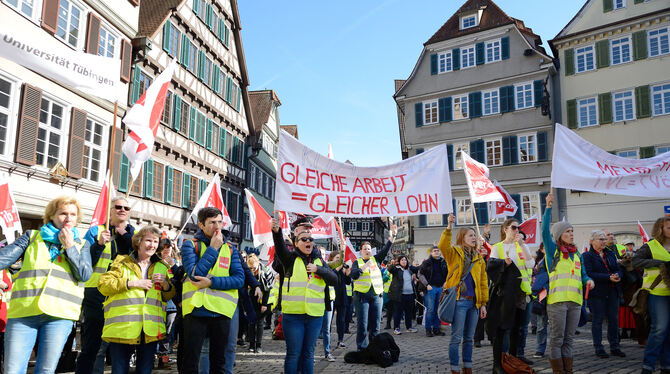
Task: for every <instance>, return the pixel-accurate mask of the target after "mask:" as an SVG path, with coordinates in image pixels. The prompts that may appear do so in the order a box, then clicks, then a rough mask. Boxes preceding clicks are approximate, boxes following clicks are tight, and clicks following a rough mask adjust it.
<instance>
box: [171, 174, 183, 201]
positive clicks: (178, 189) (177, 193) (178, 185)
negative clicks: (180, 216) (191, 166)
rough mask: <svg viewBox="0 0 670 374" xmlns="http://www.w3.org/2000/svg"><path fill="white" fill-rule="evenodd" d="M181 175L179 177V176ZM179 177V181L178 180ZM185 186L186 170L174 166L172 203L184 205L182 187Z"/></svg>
mask: <svg viewBox="0 0 670 374" xmlns="http://www.w3.org/2000/svg"><path fill="white" fill-rule="evenodd" d="M177 176H179V177H177ZM177 179H179V181H177ZM183 187H184V172H183V171H182V170H179V169H175V168H172V205H174V206H177V207H181V206H182V196H181V195H182V188H183Z"/></svg>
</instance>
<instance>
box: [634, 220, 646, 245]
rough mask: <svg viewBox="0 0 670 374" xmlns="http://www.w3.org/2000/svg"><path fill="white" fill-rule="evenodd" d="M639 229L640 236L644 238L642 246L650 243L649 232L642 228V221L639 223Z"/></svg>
mask: <svg viewBox="0 0 670 374" xmlns="http://www.w3.org/2000/svg"><path fill="white" fill-rule="evenodd" d="M637 229H638V230H639V231H640V236H641V237H642V244H644V243H646V242H648V241H649V234H647V231H646V230H645V229H644V227H642V224H641V223H640V220H638V221H637Z"/></svg>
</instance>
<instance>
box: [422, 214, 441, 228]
mask: <svg viewBox="0 0 670 374" xmlns="http://www.w3.org/2000/svg"><path fill="white" fill-rule="evenodd" d="M436 226H444V225H443V224H442V214H426V227H436Z"/></svg>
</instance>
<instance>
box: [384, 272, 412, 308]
mask: <svg viewBox="0 0 670 374" xmlns="http://www.w3.org/2000/svg"><path fill="white" fill-rule="evenodd" d="M407 268H408V269H409V271H410V272H411V273H412V274H416V273H418V272H419V268H418V267H417V266H411V265H410V266H408V267H407ZM386 270H388V271H389V272H390V273H391V275H393V279H392V280H391V286H389V299H391V300H393V301H397V302H400V301H402V286H403V283H404V281H405V273H404V272H403V268H401V267H400V265H395V266H389V267H388V268H386ZM411 284H412V294H414V282H413V281H412V282H411Z"/></svg>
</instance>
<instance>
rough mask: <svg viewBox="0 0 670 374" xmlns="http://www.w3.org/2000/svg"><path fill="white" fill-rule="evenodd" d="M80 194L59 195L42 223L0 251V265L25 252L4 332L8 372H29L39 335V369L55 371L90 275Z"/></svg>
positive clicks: (43, 371)
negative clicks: (81, 231)
mask: <svg viewBox="0 0 670 374" xmlns="http://www.w3.org/2000/svg"><path fill="white" fill-rule="evenodd" d="M80 218H81V209H80V207H79V203H78V202H77V200H76V199H74V198H72V197H66V196H61V197H58V198H56V199H54V200H51V201H50V202H49V204H47V207H46V209H45V211H44V217H43V222H44V225H43V226H42V227H41V228H40V229H39V230H29V231H28V232H26V233H25V234H23V235H22V236H21V237H19V238H18V239H16V241H14V242H13V243H12V244H10V245H8V246H7V247H5V248H3V249H2V251H1V252H0V269H6V268H8V267H9V266H11V265H12V264H14V262H16V260H18V259H19V258H20V257H23V265H22V267H21V270H20V271H19V272H18V273H17V274H15V281H14V286H13V288H12V295H11V301H10V304H11V307H9V309H8V312H7V318H8V319H7V327H6V331H5V371H4V372H5V373H7V374H18V373H21V374H23V373H25V372H26V370H27V369H28V359H29V358H30V353H31V352H32V349H33V346H34V345H35V340H36V339H39V341H38V343H39V348H38V351H37V362H36V363H35V373H53V372H55V370H56V366H57V365H58V360H59V358H60V355H61V351H62V350H63V346H65V341H66V340H67V338H68V336H69V335H70V332H71V331H72V327H73V326H74V322H75V321H77V320H78V319H79V314H80V312H81V302H82V300H83V298H84V283H83V282H85V281H87V280H88V278H90V277H91V273H92V271H93V270H92V268H91V255H90V252H89V245H88V243H87V242H86V241H85V240H83V238H81V237H80V236H79V231H77V228H76V227H75V226H76V225H77V223H78V222H79V219H80Z"/></svg>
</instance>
